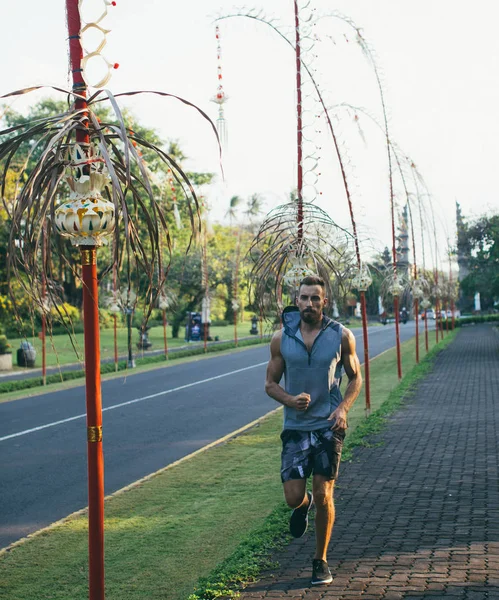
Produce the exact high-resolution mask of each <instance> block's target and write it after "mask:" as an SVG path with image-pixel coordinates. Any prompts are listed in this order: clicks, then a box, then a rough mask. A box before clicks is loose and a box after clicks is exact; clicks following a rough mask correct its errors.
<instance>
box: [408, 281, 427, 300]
mask: <svg viewBox="0 0 499 600" xmlns="http://www.w3.org/2000/svg"><path fill="white" fill-rule="evenodd" d="M411 292H412V297H413V298H414V299H415V300H422V299H423V298H424V295H425V292H424V289H423V285H422V283H421V281H420V280H419V279H415V280H414V281H413V282H412V284H411Z"/></svg>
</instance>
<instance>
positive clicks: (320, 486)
mask: <svg viewBox="0 0 499 600" xmlns="http://www.w3.org/2000/svg"><path fill="white" fill-rule="evenodd" d="M333 490H334V481H317V482H314V490H313V494H314V503H315V506H316V508H317V510H321V509H327V508H329V507H330V506H331V505H332V503H333Z"/></svg>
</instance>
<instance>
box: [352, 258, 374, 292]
mask: <svg viewBox="0 0 499 600" xmlns="http://www.w3.org/2000/svg"><path fill="white" fill-rule="evenodd" d="M372 282H373V280H372V277H371V274H370V272H369V268H368V266H367V265H366V264H365V263H361V264H360V268H358V269H357V270H356V273H355V275H354V277H353V279H352V287H354V288H356V289H357V290H359V292H366V291H367V289H368V288H369V286H370V285H371V284H372Z"/></svg>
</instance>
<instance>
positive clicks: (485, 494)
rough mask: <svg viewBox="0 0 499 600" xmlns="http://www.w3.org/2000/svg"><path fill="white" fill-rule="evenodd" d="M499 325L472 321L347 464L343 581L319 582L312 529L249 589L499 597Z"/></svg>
mask: <svg viewBox="0 0 499 600" xmlns="http://www.w3.org/2000/svg"><path fill="white" fill-rule="evenodd" d="M498 429H499V335H497V333H496V332H495V331H494V330H493V329H492V328H491V327H490V326H486V325H483V326H482V325H481V326H475V327H467V328H464V329H463V330H461V331H460V332H459V334H458V336H457V339H456V340H455V341H454V342H453V343H452V344H451V345H450V346H449V347H448V349H447V350H445V351H444V352H442V353H441V354H440V355H439V356H438V357H437V359H436V363H435V368H434V370H433V371H432V372H431V374H430V375H429V376H428V377H427V378H426V379H425V380H424V381H423V382H421V384H420V385H419V387H418V389H417V392H416V394H415V396H413V397H412V398H411V399H409V400H408V401H407V403H406V404H405V406H404V408H402V409H401V410H399V411H398V412H397V413H396V414H395V415H394V416H393V417H392V418H391V419H390V423H389V426H388V428H387V429H386V430H385V431H384V432H383V434H382V435H381V436H379V438H380V440H381V441H382V442H383V443H382V445H380V446H375V447H371V448H363V449H359V450H358V451H356V453H355V461H354V462H352V463H348V464H344V465H342V469H341V471H340V478H339V481H338V487H337V490H336V493H335V497H336V511H337V512H336V514H337V520H336V525H335V528H334V532H333V539H332V542H331V545H330V550H329V565H330V568H331V572H332V574H333V577H334V580H333V583H332V584H330V585H328V586H314V587H313V588H312V587H311V586H310V585H309V581H310V576H311V559H312V556H313V552H314V539H313V533H312V532H310V533H307V534H305V536H304V537H303V538H301V539H299V540H293V542H292V543H291V544H290V545H289V546H288V547H287V548H286V550H285V551H284V552H283V553H281V554H280V555H278V556H277V557H276V559H277V560H278V561H279V562H280V565H281V566H280V567H279V568H278V569H277V570H276V571H274V572H273V573H266V574H265V576H264V578H263V579H261V580H260V581H259V582H258V583H256V584H254V585H253V586H250V587H248V588H247V589H246V590H245V591H244V592H243V593H242V596H241V597H242V599H244V600H250V599H255V600H256V599H260V598H276V599H277V598H287V599H295V600H298V599H305V600H315V599H317V600H318V599H320V598H324V599H330V600H333V599H343V598H345V599H347V598H348V599H350V600H352V599H355V598H358V599H359V600H381V599H382V600H399V599H402V598H425V599H427V598H445V599H446V600H450V599H458V598H459V599H466V600H475V599H476V600H485V599H492V598H494V599H499V479H498V467H497V465H498V452H499V444H498V441H499V435H498V434H499V431H498Z"/></svg>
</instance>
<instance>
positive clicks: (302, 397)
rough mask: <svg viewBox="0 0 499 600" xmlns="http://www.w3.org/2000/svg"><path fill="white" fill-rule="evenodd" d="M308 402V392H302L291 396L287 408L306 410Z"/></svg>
mask: <svg viewBox="0 0 499 600" xmlns="http://www.w3.org/2000/svg"><path fill="white" fill-rule="evenodd" d="M309 404H310V394H306V393H305V392H302V393H301V394H298V395H297V396H293V397H292V398H291V400H290V401H289V402H288V406H289V408H295V409H296V410H307V408H308V405H309Z"/></svg>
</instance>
